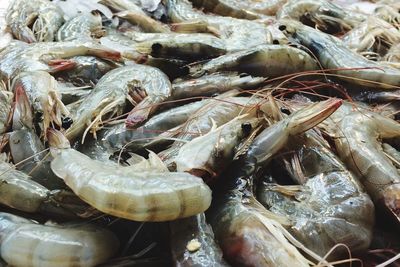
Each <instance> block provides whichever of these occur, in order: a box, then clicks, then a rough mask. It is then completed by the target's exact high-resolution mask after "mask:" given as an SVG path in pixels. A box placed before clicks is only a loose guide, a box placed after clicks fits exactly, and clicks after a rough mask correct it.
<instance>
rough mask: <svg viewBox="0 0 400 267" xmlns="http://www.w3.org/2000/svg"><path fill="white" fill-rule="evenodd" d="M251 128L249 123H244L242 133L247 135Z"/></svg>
mask: <svg viewBox="0 0 400 267" xmlns="http://www.w3.org/2000/svg"><path fill="white" fill-rule="evenodd" d="M251 129H252V126H251V124H250V123H248V122H246V123H243V124H242V131H243V133H244V134H245V135H249V134H250V133H251Z"/></svg>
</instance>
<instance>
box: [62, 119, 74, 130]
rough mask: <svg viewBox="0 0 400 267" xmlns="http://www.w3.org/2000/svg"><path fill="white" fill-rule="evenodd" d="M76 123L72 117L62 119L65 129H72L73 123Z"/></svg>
mask: <svg viewBox="0 0 400 267" xmlns="http://www.w3.org/2000/svg"><path fill="white" fill-rule="evenodd" d="M73 122H74V121H73V120H72V119H71V118H70V117H66V118H63V119H62V125H61V126H62V127H63V128H64V129H68V128H69V127H71V125H72V123H73Z"/></svg>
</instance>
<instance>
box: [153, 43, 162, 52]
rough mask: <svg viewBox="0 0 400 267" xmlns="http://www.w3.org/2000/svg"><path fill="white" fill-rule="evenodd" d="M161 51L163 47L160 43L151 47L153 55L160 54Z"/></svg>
mask: <svg viewBox="0 0 400 267" xmlns="http://www.w3.org/2000/svg"><path fill="white" fill-rule="evenodd" d="M161 49H162V45H161V44H159V43H154V44H153V45H152V46H151V51H152V52H153V53H159V52H160V51H161Z"/></svg>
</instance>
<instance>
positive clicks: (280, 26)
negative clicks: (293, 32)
mask: <svg viewBox="0 0 400 267" xmlns="http://www.w3.org/2000/svg"><path fill="white" fill-rule="evenodd" d="M278 29H279V30H280V31H284V30H286V26H285V25H279V27H278Z"/></svg>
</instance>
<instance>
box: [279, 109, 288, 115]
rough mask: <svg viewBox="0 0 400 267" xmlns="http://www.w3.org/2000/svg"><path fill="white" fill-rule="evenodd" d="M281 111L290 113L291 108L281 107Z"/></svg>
mask: <svg viewBox="0 0 400 267" xmlns="http://www.w3.org/2000/svg"><path fill="white" fill-rule="evenodd" d="M281 112H282V113H285V114H286V115H290V110H288V109H287V108H281Z"/></svg>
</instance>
